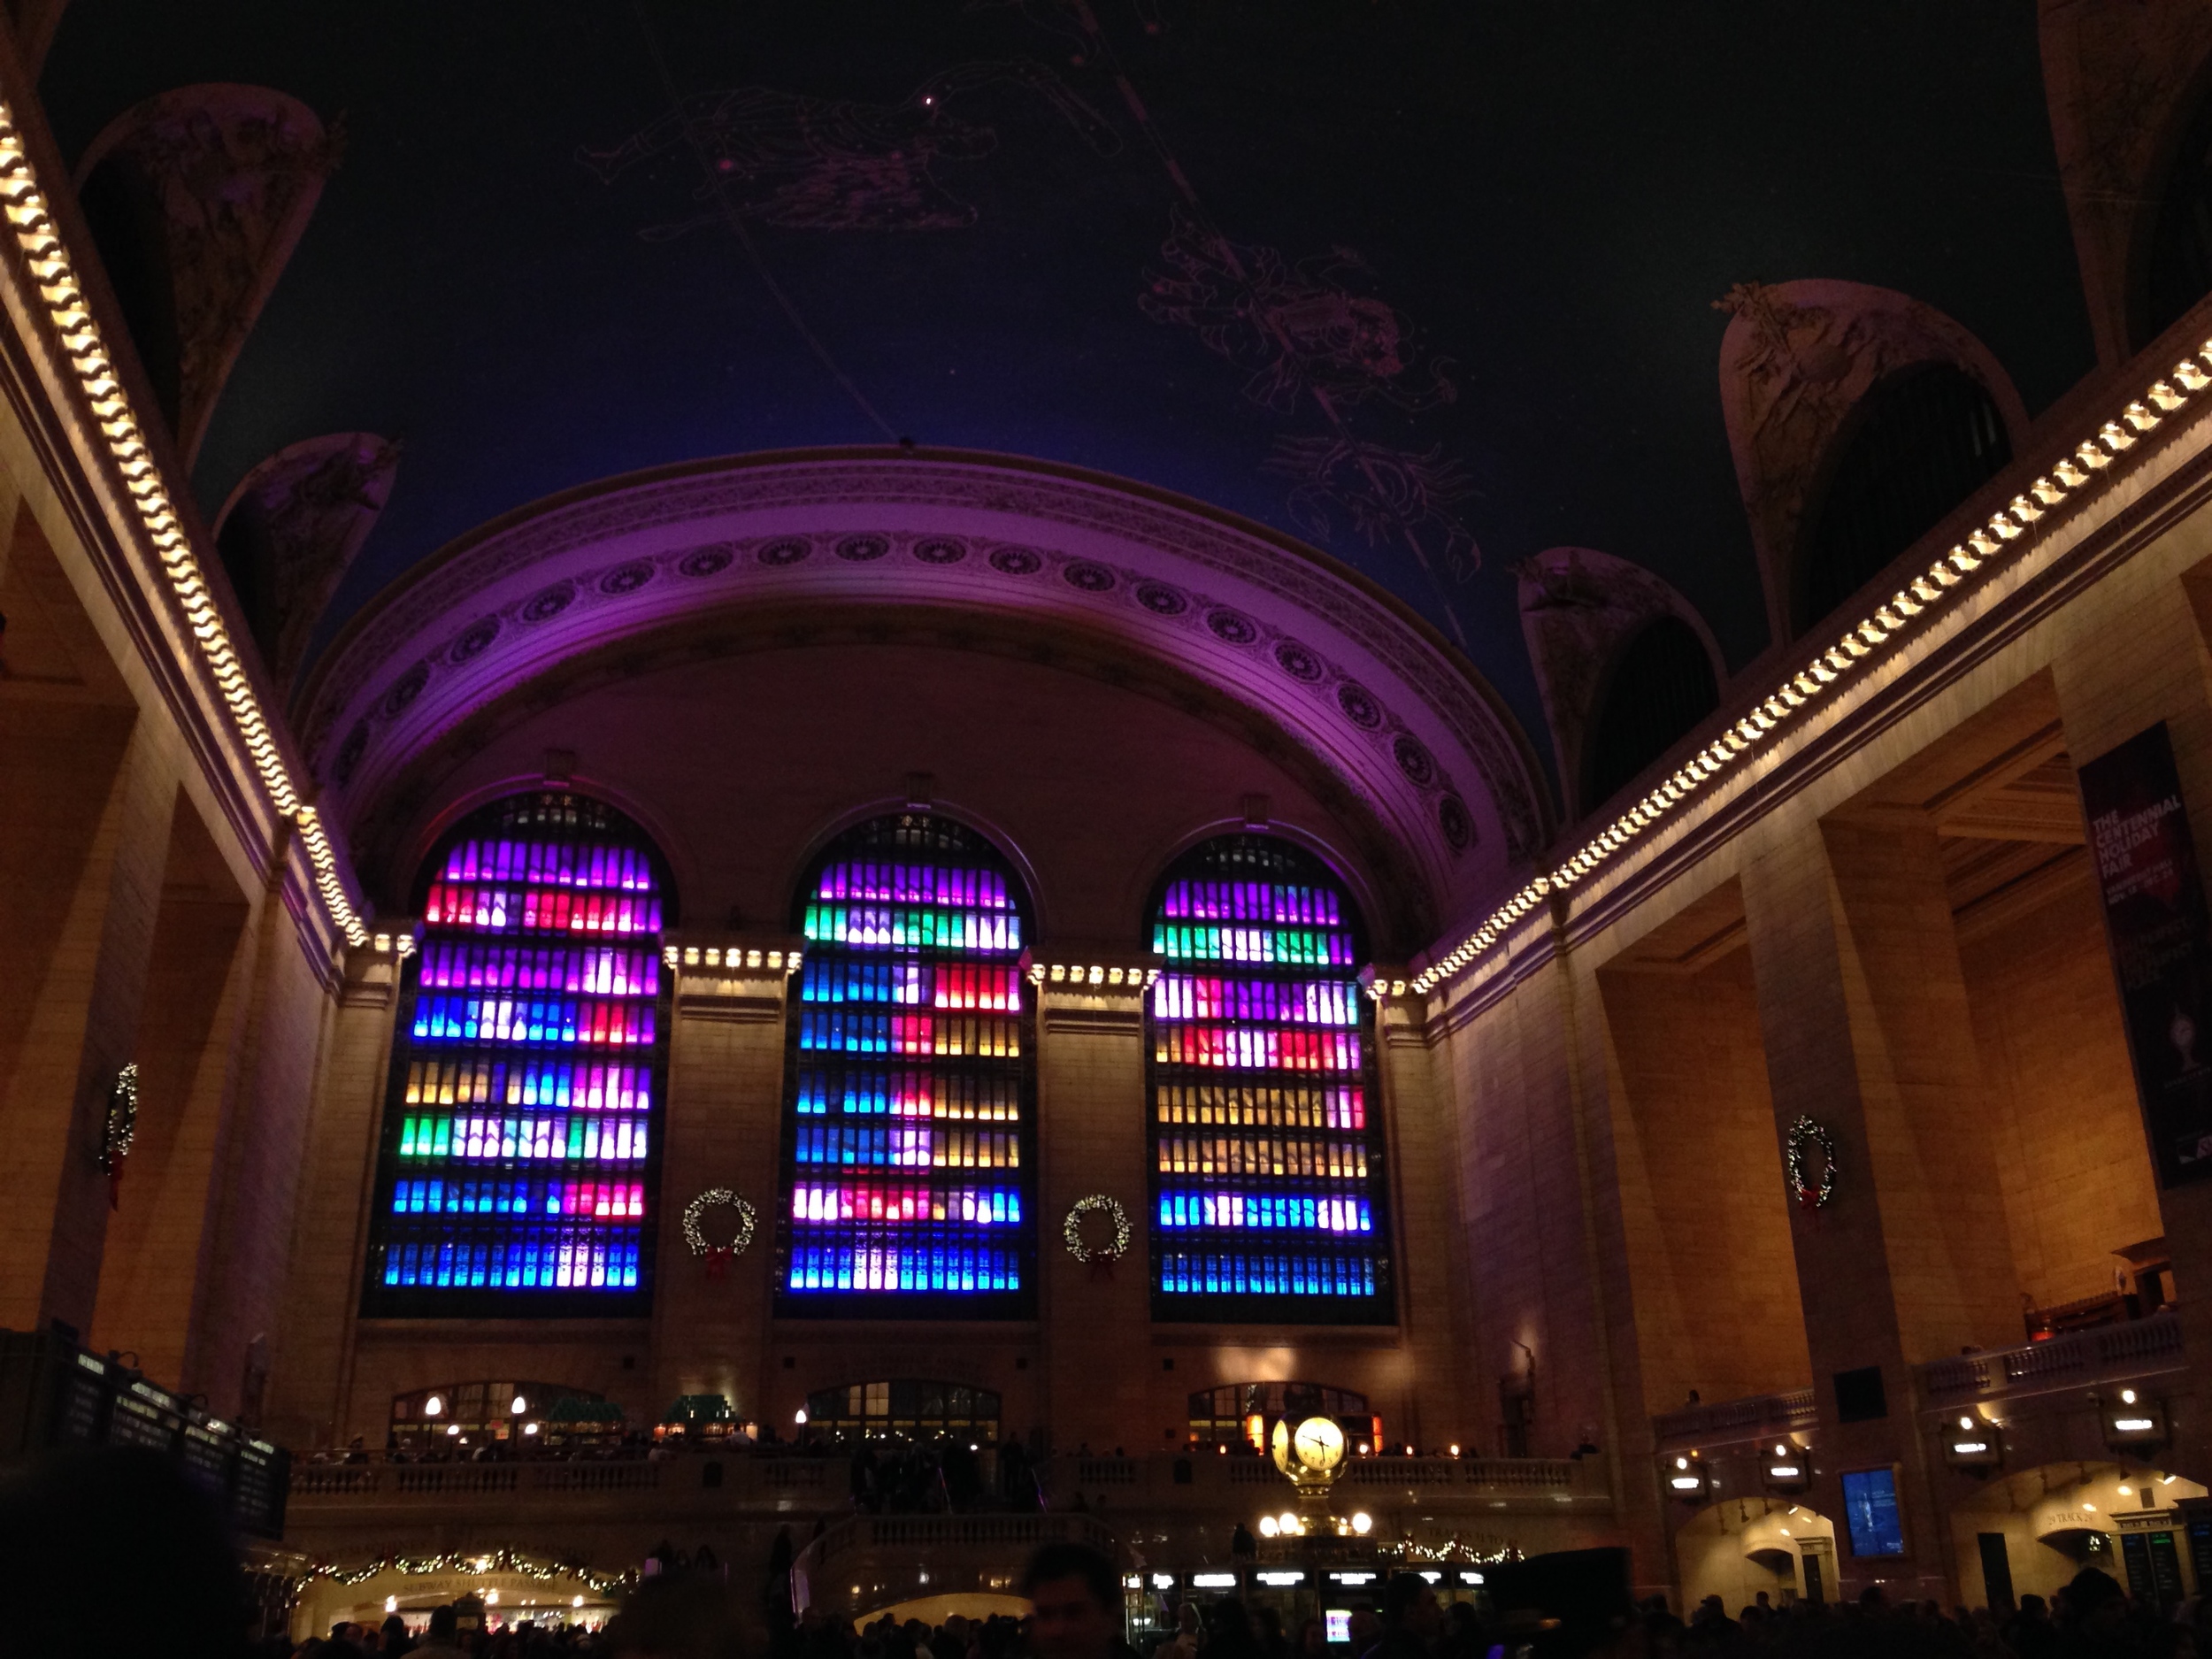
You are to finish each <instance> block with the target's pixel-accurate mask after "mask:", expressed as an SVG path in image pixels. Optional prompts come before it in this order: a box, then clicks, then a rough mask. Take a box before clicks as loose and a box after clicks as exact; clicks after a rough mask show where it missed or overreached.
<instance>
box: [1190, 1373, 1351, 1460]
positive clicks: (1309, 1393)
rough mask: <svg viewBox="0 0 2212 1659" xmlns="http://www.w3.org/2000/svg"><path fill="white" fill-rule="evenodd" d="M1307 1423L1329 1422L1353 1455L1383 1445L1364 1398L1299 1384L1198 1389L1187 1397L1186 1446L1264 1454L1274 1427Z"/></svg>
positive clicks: (1336, 1389) (1320, 1386) (1227, 1385)
mask: <svg viewBox="0 0 2212 1659" xmlns="http://www.w3.org/2000/svg"><path fill="white" fill-rule="evenodd" d="M1308 1417H1328V1418H1331V1419H1333V1421H1334V1422H1335V1424H1336V1425H1337V1426H1338V1427H1339V1428H1340V1429H1342V1430H1343V1431H1344V1440H1345V1443H1346V1444H1347V1445H1348V1446H1349V1447H1351V1448H1353V1449H1355V1450H1356V1451H1361V1452H1367V1451H1371V1450H1373V1449H1374V1448H1376V1447H1377V1446H1379V1445H1380V1444H1381V1443H1382V1419H1381V1418H1380V1417H1376V1416H1374V1415H1372V1414H1371V1412H1369V1410H1368V1409H1367V1396H1366V1395H1365V1394H1356V1393H1354V1392H1353V1391H1352V1390H1350V1389H1348V1388H1330V1387H1325V1386H1323V1385H1322V1384H1319V1383H1303V1382H1249V1383H1226V1384H1224V1385H1223V1386H1220V1387H1218V1388H1202V1389H1201V1390H1199V1391H1198V1392H1197V1393H1196V1394H1193V1395H1191V1397H1190V1438H1191V1443H1192V1444H1193V1445H1196V1446H1228V1447H1233V1448H1235V1447H1241V1448H1248V1449H1249V1450H1252V1451H1255V1452H1264V1451H1266V1450H1267V1449H1268V1447H1269V1443H1270V1437H1271V1435H1272V1434H1273V1433H1274V1432H1275V1425H1277V1424H1278V1423H1280V1422H1282V1421H1283V1420H1284V1419H1285V1418H1287V1419H1289V1420H1290V1421H1291V1422H1293V1423H1302V1422H1303V1421H1305V1419H1306V1418H1308Z"/></svg>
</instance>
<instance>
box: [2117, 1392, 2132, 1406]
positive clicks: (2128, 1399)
mask: <svg viewBox="0 0 2212 1659" xmlns="http://www.w3.org/2000/svg"><path fill="white" fill-rule="evenodd" d="M2120 1403H2121V1404H2122V1405H2124V1406H2131V1405H2133V1404H2134V1403H2135V1390H2134V1389H2132V1388H2123V1389H2121V1390H2120Z"/></svg>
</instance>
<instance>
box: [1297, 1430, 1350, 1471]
mask: <svg viewBox="0 0 2212 1659" xmlns="http://www.w3.org/2000/svg"><path fill="white" fill-rule="evenodd" d="M1290 1444H1291V1450H1292V1452H1293V1453H1294V1455H1296V1457H1297V1459H1298V1462H1299V1463H1300V1464H1301V1466H1302V1467H1304V1468H1307V1469H1310V1470H1314V1471H1325V1470H1330V1469H1333V1468H1335V1467H1336V1466H1337V1464H1338V1463H1341V1462H1342V1461H1343V1458H1344V1431H1343V1430H1342V1429H1340V1428H1339V1427H1338V1426H1337V1425H1336V1424H1335V1423H1334V1422H1333V1421H1332V1420H1331V1419H1329V1418H1327V1417H1308V1418H1307V1419H1306V1420H1305V1421H1304V1422H1303V1423H1301V1424H1300V1425H1298V1426H1297V1427H1296V1428H1295V1429H1294V1430H1292V1431H1291V1436H1290Z"/></svg>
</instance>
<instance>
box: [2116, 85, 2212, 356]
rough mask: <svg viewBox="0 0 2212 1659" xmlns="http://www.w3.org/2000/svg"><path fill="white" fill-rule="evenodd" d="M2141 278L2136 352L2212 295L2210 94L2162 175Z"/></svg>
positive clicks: (2211, 110)
mask: <svg viewBox="0 0 2212 1659" xmlns="http://www.w3.org/2000/svg"><path fill="white" fill-rule="evenodd" d="M2143 278H2144V280H2143V286H2142V289H2141V298H2140V301H2139V310H2138V313H2137V326H2136V329H2135V349H2137V350H2138V351H2140V350H2141V349H2143V348H2144V347H2146V346H2147V345H2149V344H2150V342H2152V341H2154V340H2155V339H2156V338H2157V337H2158V336H2159V335H2160V334H2163V333H2165V331H2166V330H2167V329H2168V328H2170V327H2171V326H2173V325H2174V324H2175V323H2177V322H2178V321H2179V320H2180V319H2181V315H2182V313H2183V312H2185V311H2187V310H2188V309H2189V308H2190V307H2191V306H2192V305H2194V304H2195V303H2197V302H2198V301H2199V300H2200V299H2202V298H2203V297H2204V296H2206V295H2207V294H2212V98H2207V99H2206V100H2205V101H2204V103H2203V104H2200V106H2199V107H2198V110H2197V112H2196V116H2195V118H2194V119H2193V120H2191V121H2190V123H2189V128H2188V131H2187V132H2185V134H2183V135H2182V140H2181V148H2180V150H2178V151H2177V152H2176V154H2175V156H2174V164H2173V170H2172V171H2171V172H2170V173H2168V174H2167V175H2166V188H2165V192H2164V194H2163V195H2162V196H2160V198H2159V203H2158V217H2157V219H2154V221H2153V222H2152V226H2151V241H2150V249H2149V252H2148V257H2147V259H2146V260H2145V262H2144V272H2143Z"/></svg>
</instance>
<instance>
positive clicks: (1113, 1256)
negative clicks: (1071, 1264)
mask: <svg viewBox="0 0 2212 1659" xmlns="http://www.w3.org/2000/svg"><path fill="white" fill-rule="evenodd" d="M1094 1210H1102V1211H1103V1212H1104V1213H1105V1215H1106V1217H1107V1219H1109V1220H1110V1221H1111V1222H1112V1223H1113V1224H1114V1241H1113V1242H1112V1243H1111V1244H1102V1245H1101V1246H1099V1247H1098V1248H1096V1249H1093V1248H1091V1247H1090V1246H1089V1245H1087V1244H1086V1243H1084V1242H1083V1217H1086V1216H1087V1215H1089V1214H1091V1213H1092V1212H1093V1211H1094ZM1060 1236H1061V1237H1062V1238H1063V1239H1064V1240H1067V1246H1068V1254H1069V1255H1070V1256H1073V1257H1074V1258H1075V1259H1076V1260H1077V1261H1079V1262H1081V1263H1086V1264H1087V1265H1090V1266H1103V1267H1108V1268H1110V1267H1111V1265H1112V1263H1116V1262H1118V1261H1119V1260H1121V1258H1122V1257H1123V1256H1126V1255H1127V1254H1128V1253H1129V1240H1130V1236H1131V1234H1130V1228H1129V1212H1128V1211H1127V1210H1124V1209H1123V1208H1122V1207H1121V1202H1120V1201H1119V1200H1118V1199H1113V1198H1109V1197H1108V1196H1107V1195H1106V1194H1103V1193H1093V1194H1089V1195H1088V1196H1087V1197H1084V1198H1079V1199H1077V1200H1076V1201H1075V1202H1074V1203H1073V1204H1071V1205H1070V1206H1069V1208H1068V1214H1067V1219H1066V1220H1064V1221H1063V1222H1062V1223H1061V1224H1060Z"/></svg>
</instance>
